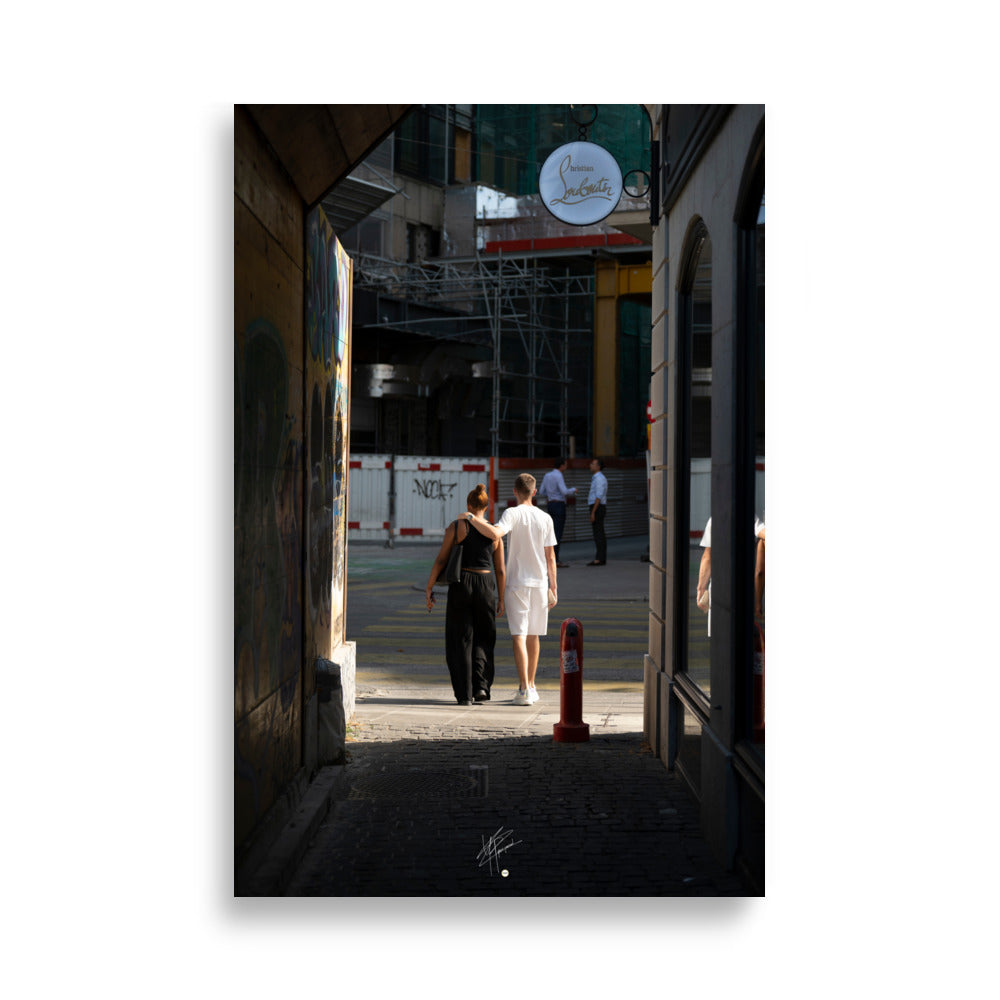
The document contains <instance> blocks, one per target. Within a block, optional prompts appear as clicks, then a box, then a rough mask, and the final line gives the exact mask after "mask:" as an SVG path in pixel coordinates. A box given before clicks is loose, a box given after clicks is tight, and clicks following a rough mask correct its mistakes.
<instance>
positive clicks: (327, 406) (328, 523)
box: [306, 208, 351, 656]
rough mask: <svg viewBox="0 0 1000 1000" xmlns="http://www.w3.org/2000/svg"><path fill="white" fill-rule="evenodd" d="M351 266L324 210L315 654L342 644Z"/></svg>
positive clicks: (309, 252) (317, 322) (315, 408)
mask: <svg viewBox="0 0 1000 1000" xmlns="http://www.w3.org/2000/svg"><path fill="white" fill-rule="evenodd" d="M350 324H351V261H350V258H348V256H347V254H346V253H345V252H344V249H343V247H342V246H341V245H340V242H339V241H338V240H337V237H336V236H335V235H334V233H333V230H332V228H331V227H330V223H329V221H328V220H327V218H326V215H325V214H324V213H323V210H322V209H321V208H316V209H314V210H313V212H312V213H311V214H310V216H309V218H308V220H307V234H306V342H307V345H308V358H307V360H306V392H307V396H306V398H307V400H308V401H309V402H308V406H309V416H308V442H307V462H308V465H307V470H308V476H309V483H308V513H307V515H306V518H307V535H306V537H307V544H308V553H307V560H308V572H307V574H306V578H307V581H308V584H307V585H308V591H309V593H308V609H309V616H310V627H311V636H312V642H311V644H310V646H311V648H312V649H313V650H314V651H315V653H316V654H317V655H322V656H328V655H330V652H331V650H332V649H333V648H335V647H336V646H338V645H340V644H341V643H342V642H343V641H344V602H345V596H346V592H345V584H346V563H347V466H348V454H347V449H348V436H349V435H348V412H349V411H348V405H349V400H350V357H349V354H350V330H351V327H350Z"/></svg>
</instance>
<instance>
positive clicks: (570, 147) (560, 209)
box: [538, 142, 622, 226]
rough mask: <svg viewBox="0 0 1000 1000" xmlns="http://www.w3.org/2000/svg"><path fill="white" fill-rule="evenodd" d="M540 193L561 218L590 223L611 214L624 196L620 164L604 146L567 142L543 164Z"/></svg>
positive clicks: (545, 202)
mask: <svg viewBox="0 0 1000 1000" xmlns="http://www.w3.org/2000/svg"><path fill="white" fill-rule="evenodd" d="M538 193H539V194H540V195H541V198H542V204H543V205H544V206H545V207H546V208H547V209H548V210H549V211H550V212H551V213H552V214H553V215H554V216H555V217H556V218H557V219H559V220H560V221H562V222H568V223H569V224H570V225H572V226H590V225H593V224H594V223H595V222H600V221H601V219H603V218H605V217H606V216H608V215H610V214H611V213H612V212H613V211H614V210H615V206H616V205H617V204H618V202H619V201H620V200H621V196H622V172H621V168H620V167H619V166H618V161H617V160H616V159H615V158H614V157H613V156H612V155H611V154H610V153H609V152H608V151H607V150H606V149H605V148H604V147H603V146H598V145H597V144H596V143H593V142H568V143H566V144H565V145H564V146H560V147H559V148H558V149H556V150H554V151H553V152H552V153H550V154H549V156H548V159H546V161H545V162H544V163H543V164H542V170H541V173H540V174H539V175H538Z"/></svg>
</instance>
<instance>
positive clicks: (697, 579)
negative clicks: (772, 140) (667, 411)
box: [682, 227, 712, 696]
mask: <svg viewBox="0 0 1000 1000" xmlns="http://www.w3.org/2000/svg"><path fill="white" fill-rule="evenodd" d="M690 274H691V284H690V289H689V290H688V292H687V294H686V296H685V307H684V314H683V323H684V329H683V331H682V333H683V336H684V338H685V346H686V356H687V358H688V359H689V361H688V372H689V374H688V400H689V404H688V413H687V420H686V435H687V454H688V456H689V464H688V483H689V487H688V488H689V491H690V508H689V518H688V525H687V537H688V539H689V549H688V567H687V578H688V586H687V602H686V603H687V609H686V611H687V613H686V615H685V622H684V627H685V629H686V633H687V634H686V642H685V650H686V663H685V666H686V670H687V672H688V675H689V677H690V678H691V680H693V681H694V682H695V683H696V684H697V685H698V686H699V687H700V688H701V689H702V690H703V691H704V692H705V694H706V696H708V695H710V694H711V675H710V642H711V636H712V608H711V597H712V583H711V565H712V241H711V239H710V237H709V235H708V232H707V230H705V229H704V227H701V230H700V232H698V233H697V234H696V236H695V243H694V246H693V250H692V268H691V269H690Z"/></svg>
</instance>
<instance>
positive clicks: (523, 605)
mask: <svg viewBox="0 0 1000 1000" xmlns="http://www.w3.org/2000/svg"><path fill="white" fill-rule="evenodd" d="M504 606H505V608H506V611H507V624H508V625H509V626H510V634H511V635H545V634H546V632H548V630H549V593H548V588H547V587H519V588H516V589H514V588H511V587H507V588H506V592H505V593H504Z"/></svg>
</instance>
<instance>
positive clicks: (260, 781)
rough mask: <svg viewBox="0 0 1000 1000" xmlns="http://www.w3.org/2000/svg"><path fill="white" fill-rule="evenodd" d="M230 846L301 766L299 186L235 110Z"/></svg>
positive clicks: (303, 479)
mask: <svg viewBox="0 0 1000 1000" xmlns="http://www.w3.org/2000/svg"><path fill="white" fill-rule="evenodd" d="M235 138H236V144H235V154H236V155H235V198H234V219H233V222H234V339H235V352H234V353H235V358H234V362H235V370H234V413H233V418H234V427H233V448H234V475H233V489H234V567H233V570H234V591H233V593H234V686H235V690H234V695H235V720H234V722H235V733H234V739H235V746H234V767H235V830H234V836H235V841H236V844H237V845H239V844H241V843H242V842H243V841H245V840H246V838H247V837H248V835H249V834H250V833H251V832H252V831H253V830H254V828H255V827H256V826H257V825H258V824H259V822H260V821H261V818H262V817H263V816H264V815H265V814H266V813H267V811H268V810H269V809H270V808H271V807H272V806H273V805H274V803H275V802H276V800H278V799H279V798H280V797H281V795H282V794H283V792H284V791H285V790H286V789H287V787H288V785H289V783H290V782H291V781H292V779H293V778H294V776H295V775H296V774H297V773H298V772H299V770H300V769H301V767H302V759H303V738H302V732H303V718H302V715H303V712H302V706H303V698H302V686H303V662H304V660H303V648H304V642H303V622H304V611H303V609H304V604H303V593H302V590H303V586H302V564H303V551H302V550H303V539H304V537H305V534H304V522H303V513H304V510H305V488H306V487H305V483H306V475H305V471H306V466H305V450H306V441H305V437H304V404H303V397H302V392H303V383H304V368H303V363H304V358H305V344H304V335H303V288H304V273H305V272H304V263H305V262H304V260H303V235H304V220H303V210H302V201H301V198H300V197H299V195H298V192H297V191H296V190H295V188H294V187H293V186H292V184H291V183H290V181H289V180H288V179H287V177H286V176H285V175H284V174H283V173H282V171H281V170H280V168H279V167H278V165H277V164H275V163H274V161H273V159H272V158H271V157H270V156H269V154H268V153H267V151H266V148H265V147H264V146H263V144H262V143H261V140H260V137H259V135H258V133H257V132H256V130H255V128H254V126H253V124H252V123H248V122H247V121H246V120H245V119H244V118H243V117H242V116H241V114H240V113H239V111H237V114H236V118H235Z"/></svg>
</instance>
